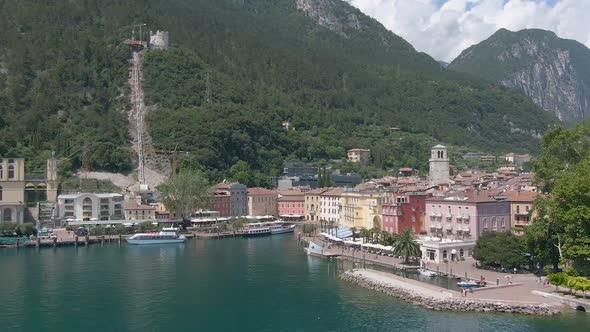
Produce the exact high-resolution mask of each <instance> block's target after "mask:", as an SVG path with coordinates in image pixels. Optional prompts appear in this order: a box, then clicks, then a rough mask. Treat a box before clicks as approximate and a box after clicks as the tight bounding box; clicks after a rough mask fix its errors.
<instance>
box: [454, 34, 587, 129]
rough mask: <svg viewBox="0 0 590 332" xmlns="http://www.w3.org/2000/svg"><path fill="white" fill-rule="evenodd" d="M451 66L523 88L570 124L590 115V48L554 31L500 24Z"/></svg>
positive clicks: (505, 84) (535, 99) (535, 100)
mask: <svg viewBox="0 0 590 332" xmlns="http://www.w3.org/2000/svg"><path fill="white" fill-rule="evenodd" d="M449 68H450V69H453V70H457V71H462V72H467V73H470V74H473V75H476V76H479V77H482V78H484V79H489V80H492V81H495V82H498V83H500V84H502V85H504V86H507V87H510V88H514V89H518V90H521V91H523V92H524V93H525V94H526V95H527V96H529V97H530V98H531V99H532V100H533V101H534V102H535V103H536V104H537V105H539V106H540V107H542V108H543V109H545V110H546V111H548V112H551V113H554V114H555V115H556V116H557V117H559V119H561V120H562V121H564V122H566V123H574V122H578V121H581V120H583V119H585V118H588V117H590V50H589V49H588V48H587V47H586V46H584V45H583V44H581V43H579V42H577V41H574V40H568V39H561V38H559V37H557V35H556V34H555V33H553V32H550V31H544V30H539V29H528V30H521V31H518V32H512V31H509V30H506V29H500V30H498V31H497V32H496V33H495V34H493V35H492V36H491V37H490V38H488V39H487V40H484V41H482V42H481V43H479V44H477V45H474V46H471V47H469V48H468V49H466V50H465V51H463V52H462V53H461V54H460V55H459V56H458V57H457V58H456V59H455V60H454V61H453V62H452V63H451V64H450V65H449Z"/></svg>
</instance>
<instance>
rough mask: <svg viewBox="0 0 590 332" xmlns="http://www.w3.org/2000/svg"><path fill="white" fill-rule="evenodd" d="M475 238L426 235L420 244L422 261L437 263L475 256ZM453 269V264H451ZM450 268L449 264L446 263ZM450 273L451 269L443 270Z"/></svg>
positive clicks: (447, 267)
mask: <svg viewBox="0 0 590 332" xmlns="http://www.w3.org/2000/svg"><path fill="white" fill-rule="evenodd" d="M474 247H475V240H452V239H440V238H429V237H426V238H425V239H423V240H422V243H421V245H420V252H421V253H422V261H424V262H433V263H436V264H441V263H449V262H456V261H459V260H465V259H467V258H471V257H472V256H473V248H474ZM450 268H451V269H452V266H450ZM446 269H449V265H446ZM441 272H445V273H449V272H450V271H449V270H446V271H444V270H443V271H441Z"/></svg>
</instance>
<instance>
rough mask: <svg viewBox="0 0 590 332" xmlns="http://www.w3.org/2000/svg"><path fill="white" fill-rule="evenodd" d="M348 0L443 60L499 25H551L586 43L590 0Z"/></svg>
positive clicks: (565, 35)
mask: <svg viewBox="0 0 590 332" xmlns="http://www.w3.org/2000/svg"><path fill="white" fill-rule="evenodd" d="M347 1H348V2H350V3H351V4H352V5H353V6H355V7H357V8H359V9H360V10H361V11H363V12H364V13H366V14H367V15H369V16H372V17H373V18H375V19H377V20H378V21H380V22H381V23H382V24H383V25H384V26H385V27H387V28H388V29H389V30H391V31H393V32H394V33H396V34H398V35H400V36H402V37H403V38H405V39H406V40H408V41H409V42H410V43H412V45H414V47H415V48H416V49H418V50H419V51H423V52H426V53H428V54H430V55H432V56H433V57H434V58H436V59H439V60H444V61H451V60H453V59H454V58H455V57H456V56H457V55H459V53H461V51H462V50H464V49H465V48H467V47H469V46H471V45H473V44H476V43H479V42H480V41H482V40H484V39H486V38H488V37H489V36H491V35H492V34H493V33H494V32H496V31H497V30H498V29H500V28H506V29H509V30H512V31H517V30H521V29H526V28H540V29H545V30H551V31H554V32H555V33H557V35H558V36H559V37H561V38H569V39H575V40H577V41H579V42H581V43H583V44H585V45H586V46H588V47H590V29H589V28H588V27H589V26H590V25H589V23H588V21H589V20H590V0H447V1H440V0H347ZM441 2H444V3H443V4H442V6H441V5H440V4H441Z"/></svg>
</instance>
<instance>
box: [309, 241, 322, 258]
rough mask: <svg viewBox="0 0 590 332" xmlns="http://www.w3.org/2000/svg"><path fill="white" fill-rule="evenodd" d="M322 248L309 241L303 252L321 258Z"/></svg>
mask: <svg viewBox="0 0 590 332" xmlns="http://www.w3.org/2000/svg"><path fill="white" fill-rule="evenodd" d="M324 251H325V249H324V247H323V246H321V245H319V244H317V243H315V242H313V241H309V245H308V246H307V248H305V252H306V253H307V254H308V255H317V256H323V255H324Z"/></svg>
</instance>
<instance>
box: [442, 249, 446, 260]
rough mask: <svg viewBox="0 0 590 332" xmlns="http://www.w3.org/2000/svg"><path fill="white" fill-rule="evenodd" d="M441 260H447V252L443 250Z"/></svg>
mask: <svg viewBox="0 0 590 332" xmlns="http://www.w3.org/2000/svg"><path fill="white" fill-rule="evenodd" d="M443 259H447V251H446V250H443Z"/></svg>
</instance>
